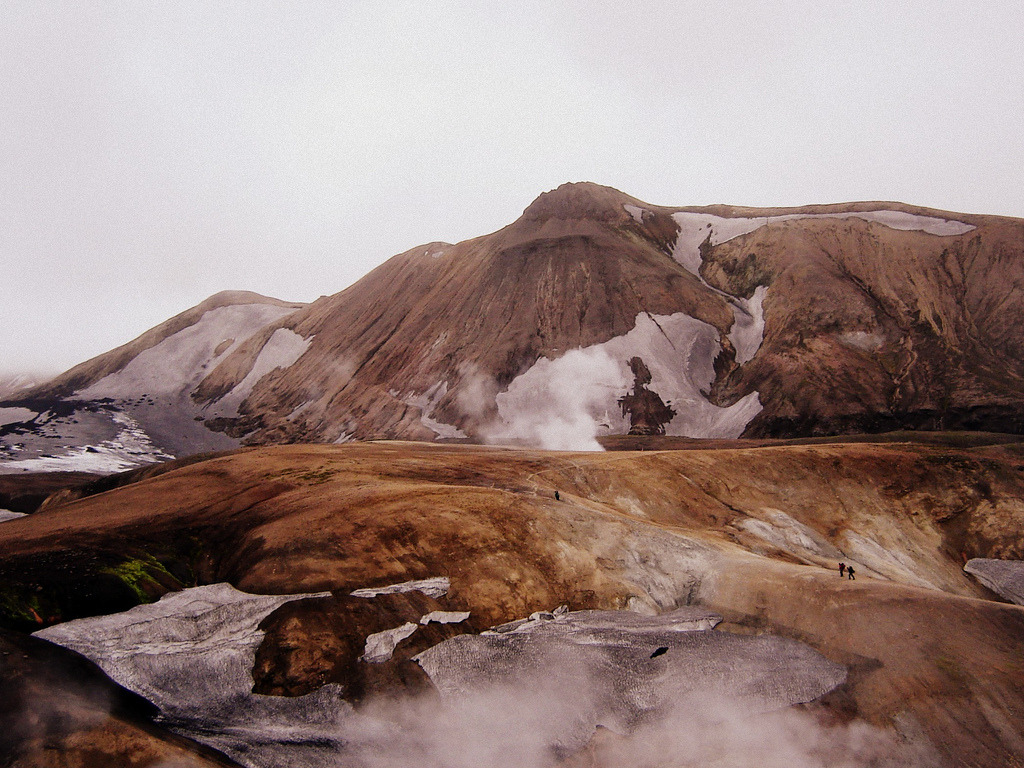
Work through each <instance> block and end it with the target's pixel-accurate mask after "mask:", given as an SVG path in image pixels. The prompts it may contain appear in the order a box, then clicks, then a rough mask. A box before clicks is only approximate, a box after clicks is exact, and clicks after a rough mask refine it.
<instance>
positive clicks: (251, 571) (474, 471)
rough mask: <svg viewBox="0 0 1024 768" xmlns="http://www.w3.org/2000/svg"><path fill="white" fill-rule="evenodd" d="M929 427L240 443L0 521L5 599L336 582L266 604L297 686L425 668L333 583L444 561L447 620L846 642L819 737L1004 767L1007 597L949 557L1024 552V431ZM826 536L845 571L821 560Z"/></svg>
mask: <svg viewBox="0 0 1024 768" xmlns="http://www.w3.org/2000/svg"><path fill="white" fill-rule="evenodd" d="M936 438H937V439H936V440H935V441H934V442H933V443H931V444H923V443H913V442H890V443H879V442H876V443H872V442H855V443H842V442H837V443H824V444H803V445H788V444H773V445H765V446H760V447H735V446H731V445H729V444H728V443H723V444H722V445H720V446H719V447H718V448H704V449H701V448H693V449H691V450H648V451H642V452H629V451H627V452H605V453H550V452H542V451H528V450H512V449H499V448H480V447H461V446H448V447H445V446H429V445H423V444H415V443H368V444H352V445H346V446H281V447H272V448H259V449H248V450H243V451H241V452H237V453H231V454H226V455H223V456H218V457H213V458H210V459H208V460H206V461H199V462H193V463H190V464H187V465H184V466H181V467H178V468H175V467H174V466H170V467H168V468H167V471H164V472H161V473H158V474H151V475H149V476H146V475H141V476H140V477H141V478H143V479H139V480H138V481H136V482H131V483H129V484H127V485H123V486H121V487H114V488H113V489H111V490H106V491H103V492H99V493H95V494H94V495H89V496H85V497H83V498H79V499H78V500H75V501H72V502H70V503H66V504H63V505H55V506H49V507H47V508H46V509H45V510H44V511H41V512H38V513H35V514H33V515H30V516H29V517H25V518H20V519H17V520H13V521H9V522H5V523H3V524H0V576H2V583H3V584H4V592H3V596H2V601H0V610H2V612H3V621H4V623H5V624H6V625H7V626H8V627H10V628H12V629H19V630H29V629H33V628H36V627H40V626H42V625H43V624H48V623H51V622H54V621H58V620H66V619H70V618H74V617H76V616H82V615H95V614H98V613H107V612H110V611H116V610H123V609H125V608H127V607H129V606H131V605H133V604H135V603H137V602H139V601H140V600H141V599H144V600H151V599H153V598H155V597H156V596H158V595H160V594H163V593H165V592H167V591H168V590H175V589H180V588H182V587H186V586H190V585H193V584H211V583H215V582H221V581H227V582H229V583H231V584H233V585H235V586H236V587H238V588H240V589H243V590H245V591H247V592H252V593H270V594H295V593H300V592H302V593H308V592H314V591H321V590H329V591H330V592H331V594H332V597H331V598H328V599H326V600H325V599H322V598H318V599H315V600H305V601H301V602H293V603H289V604H288V605H287V606H285V607H283V608H280V609H278V613H276V614H273V615H272V616H271V617H269V618H268V619H267V620H266V621H265V622H264V624H263V626H264V628H265V630H266V631H267V632H268V633H269V634H268V635H267V637H266V638H265V639H264V640H263V642H262V645H261V647H260V650H259V652H258V655H257V659H258V662H257V667H256V669H257V672H256V685H257V686H261V689H262V690H265V691H268V692H273V693H290V694H292V695H295V694H301V693H309V692H315V691H317V690H318V687H319V686H320V685H322V684H323V683H324V682H328V681H332V682H336V683H339V684H343V685H347V686H352V690H360V691H362V690H366V687H367V686H370V687H371V688H373V687H374V686H376V687H377V690H385V691H392V692H395V691H401V690H404V686H413V689H415V690H419V689H420V687H421V686H422V684H423V683H422V680H421V679H419V678H417V677H416V675H415V674H413V672H410V671H409V670H410V665H411V664H412V662H409V661H408V655H409V654H406V655H405V656H403V657H401V658H397V657H396V659H395V661H394V665H397V666H394V665H393V666H392V667H391V668H389V669H391V670H392V671H391V672H386V670H385V668H383V667H382V672H381V674H379V675H375V676H370V677H366V673H365V672H364V671H361V670H360V668H361V666H362V664H361V663H359V662H358V661H357V659H356V658H355V656H354V655H353V651H352V650H351V648H353V647H361V645H362V643H363V641H364V639H365V638H366V637H367V636H368V635H369V634H370V633H372V632H374V631H381V630H386V629H390V628H391V627H392V626H394V625H395V624H396V623H399V622H400V621H401V620H402V619H401V616H403V615H405V614H402V613H397V611H407V610H409V609H408V608H403V607H401V605H392V604H387V605H384V604H382V605H381V606H380V607H379V608H376V609H371V608H367V611H369V612H368V613H367V611H362V612H359V611H354V610H353V608H352V605H351V602H352V601H351V599H349V598H347V597H345V596H346V595H348V593H350V592H351V591H353V590H355V589H359V588H366V587H380V586H383V585H387V584H395V583H398V582H404V581H408V580H416V579H431V578H437V577H446V578H447V579H448V580H450V589H449V590H448V593H447V596H446V597H445V598H444V602H443V603H442V604H437V603H431V604H430V605H431V606H433V607H430V606H428V605H426V604H424V606H423V607H421V608H419V610H420V612H423V611H425V610H450V611H468V612H469V614H470V616H469V619H468V621H467V622H465V623H464V624H463V625H460V627H461V628H459V629H458V630H457V631H458V632H477V631H480V630H483V629H486V628H487V627H490V626H493V625H496V624H500V623H502V622H506V621H509V620H512V619H517V618H522V617H525V616H528V615H529V614H530V613H531V612H534V611H544V610H550V609H551V608H553V607H554V606H557V605H561V604H567V605H568V606H570V608H571V609H572V610H579V609H587V608H600V609H623V608H629V609H632V610H635V611H639V612H641V613H645V614H651V613H665V612H668V611H671V610H673V609H676V608H678V607H680V606H686V605H691V606H702V607H705V608H707V609H709V610H712V611H716V612H718V613H719V614H720V615H721V616H723V617H724V618H725V622H724V623H723V624H722V625H721V627H720V628H719V630H716V631H728V632H733V633H740V634H771V635H780V636H783V637H788V638H792V639H794V640H799V641H801V642H803V643H806V644H808V645H810V646H811V647H812V648H814V649H816V650H817V651H818V652H820V653H821V654H823V655H824V656H825V657H826V658H827V659H829V660H830V661H832V662H835V663H838V664H841V665H843V666H844V667H845V668H846V670H847V677H846V682H845V683H844V684H843V685H841V686H840V687H839V688H837V689H836V690H835V691H833V692H832V693H830V694H828V695H827V696H825V697H824V698H823V699H820V700H818V701H816V702H814V703H813V704H811V705H810V706H809V708H808V709H807V710H806V711H807V712H808V713H809V714H810V716H812V717H813V718H814V720H815V722H818V723H819V724H821V727H824V728H826V729H840V730H839V731H834V732H833V731H827V732H828V733H833V735H835V736H836V738H839V735H838V734H840V733H844V734H849V733H854V732H857V731H856V730H854V731H850V730H849V729H851V728H854V729H856V728H861V727H864V728H870V729H873V730H872V731H871V732H872V733H874V734H877V735H878V737H879V738H881V737H882V736H884V737H885V738H886V739H896V741H897V742H899V743H902V744H905V745H913V746H914V747H915V749H916V748H922V749H923V748H927V750H930V752H929V754H934V755H937V756H938V757H935V758H934V760H933V761H932V762H925V763H920V762H919V763H911V764H929V765H950V766H952V765H963V766H1005V765H1015V764H1019V763H1020V762H1021V761H1022V760H1024V743H1022V742H1021V738H1020V734H1021V726H1020V724H1021V723H1022V722H1024V669H1022V667H1021V665H1020V658H1021V651H1022V646H1021V643H1022V638H1024V608H1021V607H1019V606H1014V605H1008V604H1006V603H1003V602H1000V601H998V600H997V599H995V598H994V596H993V595H992V593H990V592H988V590H987V589H985V588H984V587H982V586H980V585H979V584H978V583H977V582H975V581H974V580H973V578H972V577H970V576H968V575H967V574H965V573H964V571H963V565H964V562H965V561H966V559H969V558H974V557H992V558H1000V559H1009V560H1020V559H1022V558H1024V552H1022V546H1024V545H1022V540H1021V537H1020V535H1019V532H1020V529H1021V525H1022V523H1024V504H1022V502H1021V499H1022V498H1024V452H1022V450H1021V447H1020V445H1021V444H1020V443H1019V442H1015V441H1011V440H1008V439H1007V438H998V437H992V436H989V437H981V438H979V439H975V440H968V441H966V444H965V445H963V447H957V445H958V444H959V443H960V440H959V438H958V437H957V436H956V435H946V436H944V437H943V436H938V435H937V436H936ZM655 444H656V443H655ZM97 490H99V489H97ZM556 492H557V497H556ZM840 560H842V561H844V562H845V563H847V564H850V565H854V564H855V565H856V568H857V578H856V580H855V581H848V580H845V579H840V578H839V577H838V574H837V572H836V570H835V568H836V564H837V562H838V561H840ZM374 610H376V611H378V612H377V613H374ZM275 616H279V618H275ZM374 616H376V617H377V618H374ZM350 635H351V637H349V636H350ZM444 636H445V635H444V634H441V635H436V636H435V640H434V641H433V642H437V641H439V640H440V639H441V638H443V637H444ZM327 639H330V642H328V641H327ZM416 642H419V641H416ZM346 649H348V650H346ZM410 653H411V652H410ZM403 665H404V666H403ZM843 729H845V730H843ZM626 738H628V737H626ZM640 746H641V745H640V744H638V745H637V748H639V747H640ZM621 748H622V745H621V743H620V742H619V741H617V740H613V741H612V742H611V746H609V745H608V744H604V742H602V741H601V740H599V741H598V742H596V743H595V745H594V746H593V750H592V752H593V754H594V755H596V757H595V758H594V759H596V760H598V761H599V762H598V763H597V764H604V765H618V764H621V763H618V762H616V761H615V760H616V759H617V758H614V755H619V756H620V757H621V754H622V753H621V751H617V750H621ZM627 751H628V750H627ZM602 754H604V755H605V757H603V758H602V757H601V755H602ZM846 757H847V758H849V759H851V760H854V757H856V756H854V757H851V756H850V755H847V756H846ZM858 759H859V758H858ZM601 760H607V761H606V762H600V761H601ZM851 764H854V765H861V764H863V765H867V764H869V762H867V758H864V759H863V761H862V762H857V761H856V760H854V761H853V762H852V763H851Z"/></svg>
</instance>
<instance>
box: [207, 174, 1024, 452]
mask: <svg viewBox="0 0 1024 768" xmlns="http://www.w3.org/2000/svg"><path fill="white" fill-rule="evenodd" d="M694 238H696V239H694ZM702 240H703V241H702ZM698 250H699V254H698V253H697V251H698ZM691 251H692V252H691ZM698 265H699V266H700V275H699V276H698V274H696V271H697V270H696V267H697V266H698ZM1022 281H1024V223H1022V222H1020V221H1018V220H1014V219H1005V218H998V217H985V216H969V215H960V214H951V213H946V212H941V211H934V210H930V209H922V208H914V207H912V206H907V205H903V204H899V203H851V204H842V205H828V206H808V207H805V208H789V209H751V208H738V207H731V206H708V207H704V208H675V209H673V208H665V207H657V206H650V205H647V204H645V203H643V202H641V201H639V200H636V199H635V198H631V197H629V196H627V195H624V194H622V193H620V192H618V191H616V190H612V189H609V188H607V187H601V186H598V185H595V184H569V185H563V186H562V187H559V188H558V189H557V190H554V191H552V192H549V193H546V194H544V195H542V196H541V197H539V198H538V199H537V200H536V201H535V202H534V203H533V204H532V205H531V206H530V207H529V208H527V209H526V211H525V212H524V214H523V216H522V217H521V218H520V219H518V220H517V221H516V222H515V223H513V224H511V225H509V226H508V227H506V228H505V229H502V230H500V231H498V232H496V233H494V234H492V235H488V236H485V237H481V238H477V239H475V240H470V241H466V242H464V243H460V244H458V245H454V246H452V245H446V244H441V243H433V244H430V245H428V246H422V247H420V248H416V249H413V250H411V251H409V252H407V253H405V254H402V255H401V256H397V257H395V258H394V259H392V260H391V261H389V262H387V263H386V264H384V265H383V266H381V267H380V268H378V269H377V270H375V271H374V272H372V273H371V274H370V275H368V276H367V277H366V278H364V279H363V280H362V281H360V282H359V283H357V284H355V285H354V286H352V287H351V288H349V289H348V290H346V291H343V292H342V293H340V294H337V295H335V296H332V297H328V298H324V299H321V300H320V301H318V302H316V303H315V304H314V305H312V306H310V307H309V308H308V309H306V310H303V311H301V312H298V313H296V314H295V315H292V316H289V317H287V318H285V319H283V320H282V324H281V327H286V328H288V329H290V330H292V331H294V332H295V333H297V334H298V335H299V336H302V337H303V338H305V339H310V346H309V349H308V351H307V352H306V354H305V355H303V357H302V358H301V359H300V360H299V361H298V362H296V363H295V364H294V365H292V366H291V367H287V368H281V369H279V370H277V371H275V372H273V373H272V374H269V375H267V376H265V377H264V378H263V379H261V380H260V381H259V383H258V384H257V385H256V387H255V388H254V389H253V391H252V393H251V395H250V396H249V397H248V399H247V400H246V401H245V402H244V403H243V404H242V405H241V406H240V408H239V413H240V415H241V418H240V419H239V420H238V422H237V423H236V424H235V425H234V427H233V428H234V429H235V430H236V431H237V432H241V433H244V432H250V431H251V432H252V433H251V434H250V436H249V437H248V440H249V441H250V442H255V443H268V442H280V441H286V440H296V439H316V440H326V441H333V440H337V439H345V438H347V437H349V436H355V437H371V436H381V435H383V436H390V437H412V438H416V439H427V440H431V439H435V438H437V437H439V436H440V437H457V436H463V435H466V436H469V437H471V438H476V439H480V438H488V437H493V436H494V435H495V434H505V435H508V434H514V433H516V430H515V429H514V428H512V429H510V428H509V424H510V423H512V422H514V421H515V420H516V419H518V418H525V419H530V418H533V417H534V416H535V414H531V413H529V410H530V407H529V405H524V404H523V398H524V397H525V398H526V399H527V400H532V401H533V402H534V403H536V402H537V401H539V400H544V399H546V398H549V397H550V396H549V395H548V394H546V391H547V390H560V391H564V389H565V384H564V382H563V381H562V378H564V379H568V380H570V381H573V382H575V384H576V386H578V387H579V388H580V392H581V396H580V398H579V399H580V400H581V401H582V402H579V403H577V404H576V405H575V407H576V408H577V409H578V410H579V414H568V415H567V418H570V419H571V418H573V417H575V416H579V417H580V418H581V419H583V420H584V421H587V422H588V426H589V428H590V430H591V432H593V433H596V434H605V433H613V434H614V433H622V432H625V431H626V430H628V428H629V423H628V421H623V420H622V419H619V418H618V417H613V418H612V419H611V420H610V421H608V420H607V419H605V420H604V421H602V411H617V410H618V408H617V406H616V404H615V401H616V398H617V397H619V396H621V395H623V394H625V393H626V391H627V390H628V388H629V385H630V383H631V379H630V377H629V375H628V370H627V366H626V363H627V361H628V360H629V359H630V358H631V356H633V355H636V356H639V357H641V358H642V359H643V358H647V359H646V360H645V363H646V364H647V365H649V366H652V367H653V370H655V377H654V378H655V381H654V384H653V385H652V389H653V390H654V391H657V392H658V393H659V394H660V395H661V396H662V398H663V399H665V400H666V401H671V402H669V404H670V405H671V404H672V402H675V403H681V404H682V405H683V407H682V408H681V409H680V408H676V410H677V412H678V413H679V415H678V416H677V418H676V419H675V420H673V422H672V424H670V425H669V429H668V431H669V433H670V434H682V435H689V436H705V437H723V436H724V437H735V436H738V435H739V434H740V433H741V432H742V433H743V434H745V435H748V436H769V435H780V436H794V435H801V434H831V433H849V432H856V431H881V430H884V429H896V428H901V427H909V428H928V429H934V428H941V427H942V426H944V425H945V426H949V427H953V428H961V427H963V428H968V427H970V428H975V429H992V430H995V431H1004V432H1016V431H1020V430H1021V429H1022V428H1024V422H1022V421H1021V419H1022V415H1024V399H1022V395H1021V392H1022V391H1024V390H1022V389H1021V380H1022V376H1024V369H1022V367H1021V366H1022V363H1021V360H1024V355H1022V354H1021V353H1022V351H1024V340H1022V336H1021V331H1020V328H1021V327H1022V326H1021V323H1020V322H1019V320H1020V319H1021V317H1022V315H1024V305H1022V301H1024V300H1022V299H1021V296H1022V293H1021V291H1020V290H1019V288H1020V286H1021V285H1022ZM760 291H763V293H760ZM762 299H763V303H762V301H761V300H762ZM681 316H686V317H689V318H694V319H695V320H697V321H700V322H699V323H692V322H691V323H690V324H689V325H687V326H685V328H684V327H680V326H674V327H673V326H671V323H672V322H676V321H675V320H674V318H679V317H681ZM741 320H743V321H744V322H745V323H746V324H747V327H748V330H747V331H746V332H745V335H743V332H742V329H741V325H742V323H741V322H740V321H741ZM759 322H763V336H762V334H761V332H760V330H759V325H758V323H759ZM666 323H668V324H666ZM704 323H706V324H707V325H706V326H704V325H702V324H704ZM641 326H644V327H645V328H650V329H651V330H650V331H649V332H648V331H646V330H645V331H643V332H641V330H640V329H641ZM702 329H704V330H702ZM651 334H653V336H652V335H651ZM659 334H660V336H659ZM694 334H696V335H694ZM701 334H703V335H701ZM662 337H663V340H662V341H661V342H660V343H661V344H662V346H665V341H664V340H667V344H668V346H665V349H664V350H661V351H659V350H658V349H655V346H656V344H657V343H658V342H659V338H662ZM695 340H696V341H695ZM738 344H739V345H741V346H743V347H744V348H743V349H739V350H737V345H738ZM602 345H603V346H602ZM576 349H582V350H583V352H584V353H585V355H591V353H592V352H593V353H595V354H596V353H597V352H600V355H599V357H601V361H603V360H604V358H603V355H604V354H605V353H604V349H607V350H608V352H609V353H610V354H611V357H612V365H613V366H616V370H615V371H611V372H609V371H608V370H602V371H601V372H599V373H598V372H595V371H594V370H592V369H593V368H595V363H594V362H593V360H591V359H588V360H587V361H586V366H589V368H587V369H586V370H584V369H583V368H584V367H586V366H579V368H580V369H579V370H576V371H572V372H570V373H567V374H565V375H564V376H562V378H557V377H556V375H555V374H554V373H551V371H553V370H555V369H556V368H558V366H561V365H562V364H563V363H566V361H565V360H562V358H564V357H565V356H566V354H567V353H568V352H570V351H571V350H576ZM258 353H259V345H258V344H254V345H251V348H240V349H237V350H236V351H235V352H234V353H233V355H231V356H230V357H229V358H228V359H227V360H225V361H223V362H222V363H221V364H220V366H219V367H218V368H217V370H215V371H214V372H213V373H212V374H211V375H210V376H209V377H207V378H206V380H205V381H203V382H202V384H201V385H200V386H199V387H198V388H197V390H196V391H195V393H194V397H195V398H196V400H197V401H199V402H201V403H211V402H212V403H215V402H216V401H217V398H219V397H222V396H224V395H226V394H227V393H229V392H231V391H232V389H233V388H234V387H236V386H237V385H238V382H239V381H240V380H241V378H242V377H243V376H244V375H245V373H246V372H248V371H249V370H250V369H251V367H252V365H253V361H254V359H255V356H256V355H257V354H258ZM552 363H553V365H552ZM544 366H548V367H547V368H545V367H544ZM564 367H565V368H566V369H570V368H571V367H572V366H571V365H570V364H568V363H566V365H565V366H564ZM596 367H600V366H596ZM712 367H713V369H714V373H713V374H712V373H711V370H712ZM542 369H543V370H542ZM559 370H561V369H559ZM545 371H546V372H545ZM527 374H529V375H527ZM602 377H603V378H602ZM520 385H521V386H520ZM517 387H518V389H517ZM513 390H515V391H516V392H519V393H524V392H533V394H531V395H521V394H517V395H516V397H511V396H509V395H510V393H511V391H513ZM594 390H601V392H599V393H595V391H594ZM502 393H505V410H504V411H502V409H501V407H500V400H501V398H499V397H498V395H499V394H502ZM605 393H607V394H605ZM516 398H518V400H517V399H516ZM743 398H747V400H746V404H745V405H744V407H743V409H742V412H737V413H736V414H735V415H728V416H725V415H722V414H723V412H722V411H720V410H718V409H716V406H732V405H734V404H736V403H737V402H738V401H740V400H741V399H743ZM751 398H755V399H753V400H752V399H751ZM210 407H213V406H210ZM558 407H559V408H562V409H563V412H559V411H557V409H555V412H554V413H553V414H544V415H543V416H541V417H537V418H541V419H546V420H548V421H550V420H551V418H552V417H553V416H555V415H566V414H565V413H564V411H565V410H566V409H569V407H570V406H568V405H566V406H564V407H562V406H558ZM517 409H518V410H517ZM694 409H696V410H694ZM758 411H760V412H759V413H758ZM708 412H711V413H712V415H713V418H712V417H708V416H707V415H706V414H707V413H708ZM702 414H704V415H702ZM715 414H717V415H718V416H715ZM755 416H756V417H755ZM708 418H711V422H708V423H705V422H706V420H707V419H708ZM716 418H717V419H718V420H717V421H716V420H715V419H716ZM722 419H724V421H722ZM751 419H753V420H751ZM723 425H724V426H723ZM253 430H254V431H253ZM541 442H543V441H541Z"/></svg>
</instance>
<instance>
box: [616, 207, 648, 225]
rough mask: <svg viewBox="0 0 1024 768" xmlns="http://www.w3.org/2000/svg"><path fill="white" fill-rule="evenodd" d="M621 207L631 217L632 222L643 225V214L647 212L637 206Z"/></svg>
mask: <svg viewBox="0 0 1024 768" xmlns="http://www.w3.org/2000/svg"><path fill="white" fill-rule="evenodd" d="M622 207H623V208H625V209H626V213H628V214H629V215H630V216H632V217H633V221H635V222H636V223H637V224H643V223H644V214H645V213H647V211H645V210H644V209H643V208H640V207H639V206H636V205H624V206H622Z"/></svg>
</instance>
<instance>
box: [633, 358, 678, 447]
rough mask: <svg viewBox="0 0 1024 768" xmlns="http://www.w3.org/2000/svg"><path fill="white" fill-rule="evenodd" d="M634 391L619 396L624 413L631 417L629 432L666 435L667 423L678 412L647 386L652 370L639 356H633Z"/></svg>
mask: <svg viewBox="0 0 1024 768" xmlns="http://www.w3.org/2000/svg"><path fill="white" fill-rule="evenodd" d="M629 367H630V370H632V371H633V391H632V392H630V393H629V394H627V395H623V396H622V397H620V398H619V406H621V408H622V415H623V416H628V417H629V434H631V435H664V434H665V425H666V424H668V423H669V422H670V421H672V417H673V416H675V415H676V412H675V411H674V410H672V409H671V408H669V407H668V406H667V405H666V404H665V401H664V400H662V399H661V397H660V396H659V395H658V393H657V392H652V391H651V390H649V389H648V388H647V385H648V384H650V383H651V372H650V371H649V370H648V368H647V366H646V365H644V361H643V360H641V359H640V358H639V357H634V358H631V359H630V361H629Z"/></svg>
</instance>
